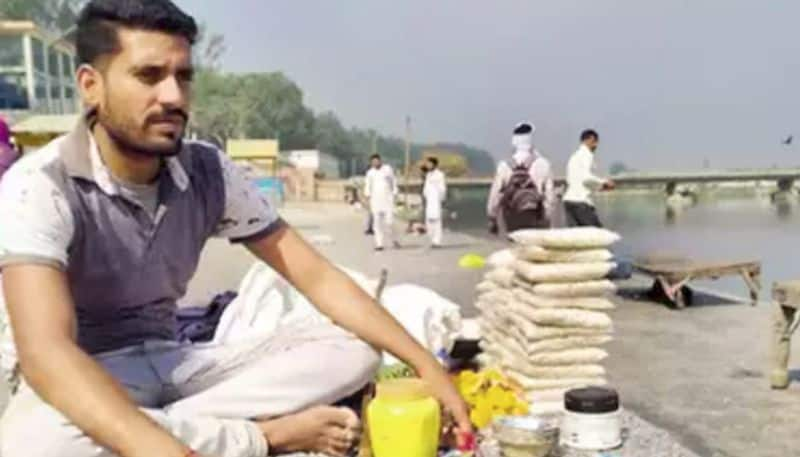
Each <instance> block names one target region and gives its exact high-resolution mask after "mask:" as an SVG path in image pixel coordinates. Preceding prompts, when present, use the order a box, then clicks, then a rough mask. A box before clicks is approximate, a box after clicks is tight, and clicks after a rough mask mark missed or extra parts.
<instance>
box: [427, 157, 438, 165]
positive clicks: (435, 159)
mask: <svg viewBox="0 0 800 457" xmlns="http://www.w3.org/2000/svg"><path fill="white" fill-rule="evenodd" d="M428 162H430V163H431V164H433V166H434V167H435V168H439V159H437V158H436V157H428Z"/></svg>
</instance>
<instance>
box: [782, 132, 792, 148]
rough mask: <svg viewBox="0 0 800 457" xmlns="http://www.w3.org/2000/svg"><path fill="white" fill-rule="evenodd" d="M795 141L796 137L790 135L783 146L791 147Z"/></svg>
mask: <svg viewBox="0 0 800 457" xmlns="http://www.w3.org/2000/svg"><path fill="white" fill-rule="evenodd" d="M793 141H794V135H789V137H788V138H786V139H785V140H783V145H784V146H791V145H792V142H793Z"/></svg>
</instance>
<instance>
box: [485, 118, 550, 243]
mask: <svg viewBox="0 0 800 457" xmlns="http://www.w3.org/2000/svg"><path fill="white" fill-rule="evenodd" d="M535 130H536V129H535V127H534V126H533V125H532V124H530V123H527V122H523V123H521V124H519V125H517V126H516V128H515V129H514V135H513V137H512V141H511V143H512V145H513V146H514V154H513V155H512V157H511V160H510V161H508V162H505V161H504V162H501V163H500V165H499V166H498V167H497V174H496V175H495V178H494V183H493V184H492V188H491V191H490V193H489V202H488V205H487V213H488V215H489V232H490V233H492V234H495V235H496V234H498V233H499V231H500V226H501V225H502V226H503V228H504V229H505V231H506V232H507V233H511V232H514V231H516V230H522V229H530V228H550V227H551V222H552V214H553V212H552V211H553V207H554V205H553V202H554V196H555V193H554V190H553V174H552V169H551V167H550V162H549V161H548V160H547V159H545V158H544V157H542V156H541V154H539V151H537V150H536V148H534V146H533V134H534V132H535Z"/></svg>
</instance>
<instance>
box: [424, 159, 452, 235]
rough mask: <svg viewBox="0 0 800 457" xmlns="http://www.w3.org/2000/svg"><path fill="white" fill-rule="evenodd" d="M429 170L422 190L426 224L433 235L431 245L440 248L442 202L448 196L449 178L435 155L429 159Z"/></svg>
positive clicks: (429, 232)
mask: <svg viewBox="0 0 800 457" xmlns="http://www.w3.org/2000/svg"><path fill="white" fill-rule="evenodd" d="M428 170H429V171H428V173H427V175H425V186H424V188H423V191H422V193H423V195H424V196H425V224H426V228H427V231H428V234H429V235H430V237H431V246H433V247H434V248H438V247H441V245H442V219H443V217H442V203H444V200H445V198H446V197H447V179H446V177H445V175H444V173H443V172H442V170H440V169H439V160H438V159H436V158H435V157H430V158H429V159H428Z"/></svg>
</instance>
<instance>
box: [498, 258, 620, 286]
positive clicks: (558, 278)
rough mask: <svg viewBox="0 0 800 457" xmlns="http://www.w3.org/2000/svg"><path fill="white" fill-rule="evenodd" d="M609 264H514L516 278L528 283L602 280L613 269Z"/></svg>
mask: <svg viewBox="0 0 800 457" xmlns="http://www.w3.org/2000/svg"><path fill="white" fill-rule="evenodd" d="M614 267H615V265H614V264H613V263H609V262H599V263H531V262H526V261H524V260H518V261H516V262H514V271H516V273H517V276H519V277H521V278H522V279H524V280H526V281H528V282H529V283H534V284H538V283H575V282H583V281H592V280H598V279H603V278H605V277H606V276H608V274H609V273H611V271H612V270H613V269H614Z"/></svg>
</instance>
